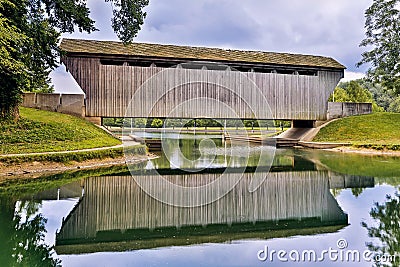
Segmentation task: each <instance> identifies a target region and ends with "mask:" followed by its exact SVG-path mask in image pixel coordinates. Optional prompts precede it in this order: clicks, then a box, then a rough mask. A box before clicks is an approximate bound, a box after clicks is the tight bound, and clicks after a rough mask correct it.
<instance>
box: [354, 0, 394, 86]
mask: <svg viewBox="0 0 400 267" xmlns="http://www.w3.org/2000/svg"><path fill="white" fill-rule="evenodd" d="M399 5H400V0H373V3H372V5H371V7H369V8H368V9H367V10H366V11H365V17H366V21H365V30H366V32H365V35H366V38H365V39H364V40H363V41H362V42H361V44H360V46H362V47H372V49H371V50H370V51H366V52H364V53H363V54H362V60H361V61H360V62H359V63H358V64H357V65H358V66H361V65H363V64H366V63H370V64H371V65H372V67H371V68H370V69H369V70H368V75H369V77H370V78H371V79H372V80H373V81H375V82H380V83H382V84H383V85H384V86H386V87H388V88H389V89H394V90H395V91H396V93H397V94H399V93H400V10H399Z"/></svg>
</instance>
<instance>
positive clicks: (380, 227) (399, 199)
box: [361, 193, 400, 266]
mask: <svg viewBox="0 0 400 267" xmlns="http://www.w3.org/2000/svg"><path fill="white" fill-rule="evenodd" d="M370 215H371V217H372V219H374V220H375V222H376V223H377V226H375V225H374V226H368V225H367V224H366V223H365V222H362V223H361V225H362V226H363V227H365V228H366V229H367V230H368V236H369V237H372V238H378V239H379V240H380V242H379V244H376V243H373V242H369V243H367V247H368V248H369V250H370V251H372V252H374V253H375V256H377V255H379V256H382V255H385V254H386V255H397V254H396V253H398V252H399V251H400V227H399V222H400V195H399V194H398V193H396V194H395V196H394V197H393V196H389V195H388V196H387V199H386V202H385V203H382V204H379V203H375V205H374V207H373V208H372V209H371V211H370ZM375 264H376V266H399V264H400V258H399V257H398V256H397V257H394V261H392V262H391V263H389V262H375Z"/></svg>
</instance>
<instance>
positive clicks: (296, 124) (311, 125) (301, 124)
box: [292, 120, 316, 128]
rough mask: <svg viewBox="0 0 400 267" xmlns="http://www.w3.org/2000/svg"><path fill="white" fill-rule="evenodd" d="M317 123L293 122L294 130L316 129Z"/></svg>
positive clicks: (307, 121)
mask: <svg viewBox="0 0 400 267" xmlns="http://www.w3.org/2000/svg"><path fill="white" fill-rule="evenodd" d="M315 127H316V125H315V121H310V120H294V121H292V128H315Z"/></svg>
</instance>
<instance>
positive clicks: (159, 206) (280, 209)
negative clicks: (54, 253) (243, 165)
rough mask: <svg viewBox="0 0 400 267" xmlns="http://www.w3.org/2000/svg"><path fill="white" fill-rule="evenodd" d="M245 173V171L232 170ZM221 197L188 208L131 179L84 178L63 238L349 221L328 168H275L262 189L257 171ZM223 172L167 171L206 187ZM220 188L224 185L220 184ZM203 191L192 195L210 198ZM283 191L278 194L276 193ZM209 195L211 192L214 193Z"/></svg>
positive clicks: (181, 182)
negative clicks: (252, 185)
mask: <svg viewBox="0 0 400 267" xmlns="http://www.w3.org/2000/svg"><path fill="white" fill-rule="evenodd" d="M231 175H241V174H231ZM243 175H244V177H243V178H242V180H241V181H240V182H239V183H238V184H237V185H236V186H235V187H234V189H233V190H232V191H230V192H229V193H227V194H226V195H225V196H223V197H222V198H220V199H218V200H217V201H215V202H213V203H210V204H209V205H205V206H200V207H194V208H183V207H175V206H171V205H167V204H164V203H162V202H159V201H158V200H156V199H154V198H152V197H150V196H149V195H147V194H146V193H145V192H144V191H143V190H142V189H141V187H140V186H139V185H138V184H137V183H136V182H135V179H132V177H131V176H126V177H95V178H90V179H87V180H85V185H84V188H85V196H84V197H83V198H82V199H81V201H80V203H79V204H78V205H77V206H76V207H75V208H74V210H73V211H72V212H71V214H70V215H69V216H68V217H67V219H66V220H65V222H64V223H63V226H62V228H61V230H60V232H59V233H58V235H57V239H58V240H73V239H84V238H94V237H95V236H96V234H97V233H98V232H102V231H112V230H123V231H124V230H129V229H159V228H164V227H181V226H189V225H203V226H206V225H210V224H226V225H230V224H232V223H256V222H263V221H275V222H276V221H280V220H288V219H305V218H320V220H321V224H323V222H329V221H331V222H342V223H343V221H346V222H347V216H346V215H345V214H344V213H343V211H342V209H341V208H340V207H339V206H338V204H337V202H336V200H335V199H334V198H333V196H332V195H331V193H330V191H329V188H330V186H329V174H328V172H316V171H304V172H276V173H269V174H268V178H267V180H266V181H265V182H264V184H262V186H261V187H260V188H259V189H257V191H255V192H253V193H251V192H249V191H248V185H249V182H250V179H251V178H252V173H245V174H243ZM219 177H220V174H192V175H166V176H164V178H165V179H167V180H168V181H170V182H171V183H174V184H178V185H182V186H184V187H193V186H202V185H204V184H207V183H211V182H212V181H214V180H216V179H219ZM153 178H154V177H152V176H151V175H150V176H146V177H145V180H146V182H147V183H150V184H151V185H152V186H153V187H154V188H159V189H160V190H165V192H166V194H168V193H169V194H171V197H173V198H177V199H179V198H181V197H183V196H182V195H180V194H179V193H177V192H174V190H172V186H171V188H161V186H160V185H157V184H155V183H156V182H155V181H158V180H157V179H153ZM215 190H220V188H215ZM201 192H202V191H201V190H199V192H198V193H197V194H193V195H192V196H191V197H192V198H194V199H196V198H205V197H206V196H205V195H204V194H202V193H201ZM277 192H279V194H277ZM209 193H210V194H211V193H212V192H209Z"/></svg>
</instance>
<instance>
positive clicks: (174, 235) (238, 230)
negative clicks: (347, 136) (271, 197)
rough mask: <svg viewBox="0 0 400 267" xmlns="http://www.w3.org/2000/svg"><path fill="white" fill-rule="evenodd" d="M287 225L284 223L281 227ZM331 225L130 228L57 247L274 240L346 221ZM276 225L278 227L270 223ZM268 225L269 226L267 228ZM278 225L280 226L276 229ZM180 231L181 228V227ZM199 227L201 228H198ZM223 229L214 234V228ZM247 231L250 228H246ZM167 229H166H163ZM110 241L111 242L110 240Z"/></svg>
mask: <svg viewBox="0 0 400 267" xmlns="http://www.w3.org/2000/svg"><path fill="white" fill-rule="evenodd" d="M283 224H284V226H282V225H283ZM330 224H332V225H325V226H324V225H323V224H321V221H320V220H319V219H317V218H315V219H309V220H303V221H302V222H299V221H281V222H279V223H277V222H266V223H258V224H256V225H251V228H250V227H249V225H250V224H247V228H246V225H244V224H238V225H235V226H234V227H226V225H223V226H221V225H220V226H219V228H217V227H214V229H210V228H211V227H210V226H208V227H207V228H204V229H203V233H202V234H198V235H193V233H194V231H190V229H185V230H187V232H186V233H182V231H179V230H177V229H176V228H171V232H170V233H169V234H170V235H168V236H166V234H164V236H154V237H153V238H151V237H149V238H146V239H139V240H138V239H135V238H134V237H133V236H132V234H133V233H132V234H131V233H129V232H130V231H129V230H128V231H127V232H124V233H122V232H120V231H117V232H109V233H105V234H103V239H98V238H96V239H93V240H89V239H82V240H74V241H73V242H71V243H70V244H68V243H67V242H66V243H64V244H62V245H61V244H58V245H57V246H56V247H55V249H56V251H57V254H59V255H66V254H86V253H96V252H99V251H101V252H106V251H128V250H139V249H149V248H160V247H170V246H188V245H195V244H204V243H223V242H230V241H233V240H245V239H264V240H267V239H272V238H282V237H291V236H297V235H316V234H324V233H334V232H337V231H339V230H340V229H342V228H343V227H345V226H346V225H347V221H344V220H343V221H341V222H337V224H336V225H333V224H334V223H332V222H330ZM272 225H275V226H276V227H275V228H272V227H271V226H272ZM268 226H269V227H268ZM278 227H279V229H277V228H278ZM180 230H181V229H180ZM197 230H198V229H197ZM213 230H215V231H218V230H220V231H219V232H217V233H215V231H213ZM246 230H247V231H246ZM163 231H165V229H163ZM149 233H150V232H149V231H148V230H142V233H137V232H135V233H134V234H141V235H142V236H143V235H145V234H147V235H148V234H149ZM107 241H108V242H107Z"/></svg>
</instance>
